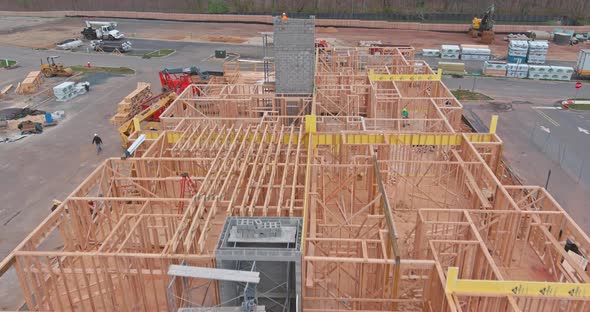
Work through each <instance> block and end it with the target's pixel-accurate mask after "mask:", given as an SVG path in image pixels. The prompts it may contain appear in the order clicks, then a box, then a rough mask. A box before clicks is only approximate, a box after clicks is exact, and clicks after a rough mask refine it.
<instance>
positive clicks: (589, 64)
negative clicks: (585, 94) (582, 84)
mask: <svg viewBox="0 0 590 312" xmlns="http://www.w3.org/2000/svg"><path fill="white" fill-rule="evenodd" d="M576 73H577V74H578V76H590V49H582V50H580V52H579V53H578V62H577V63H576Z"/></svg>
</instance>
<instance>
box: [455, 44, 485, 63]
mask: <svg viewBox="0 0 590 312" xmlns="http://www.w3.org/2000/svg"><path fill="white" fill-rule="evenodd" d="M491 54H492V51H491V50H490V48H489V47H488V46H487V45H476V44H462V45H461V59H462V60H466V61H489V60H490V58H491Z"/></svg>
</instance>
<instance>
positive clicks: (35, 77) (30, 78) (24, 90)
mask: <svg viewBox="0 0 590 312" xmlns="http://www.w3.org/2000/svg"><path fill="white" fill-rule="evenodd" d="M42 83H43V75H41V72H40V71H32V72H30V73H29V74H28V75H27V78H25V80H23V82H21V83H20V84H19V86H18V88H17V89H16V93H18V94H32V93H35V92H37V91H39V87H40V86H41V84H42Z"/></svg>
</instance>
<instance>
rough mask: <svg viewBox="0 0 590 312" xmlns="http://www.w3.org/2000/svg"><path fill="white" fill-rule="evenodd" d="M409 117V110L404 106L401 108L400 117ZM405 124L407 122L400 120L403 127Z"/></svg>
mask: <svg viewBox="0 0 590 312" xmlns="http://www.w3.org/2000/svg"><path fill="white" fill-rule="evenodd" d="M409 117H410V112H408V109H407V108H405V107H404V108H403V109H402V119H408V118H409ZM406 125H408V122H407V121H405V120H404V121H403V122H402V127H405V126H406Z"/></svg>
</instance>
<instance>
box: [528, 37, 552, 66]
mask: <svg viewBox="0 0 590 312" xmlns="http://www.w3.org/2000/svg"><path fill="white" fill-rule="evenodd" d="M548 50H549V41H547V40H539V41H529V52H528V54H527V63H529V64H545V58H546V57H547V51H548Z"/></svg>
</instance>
